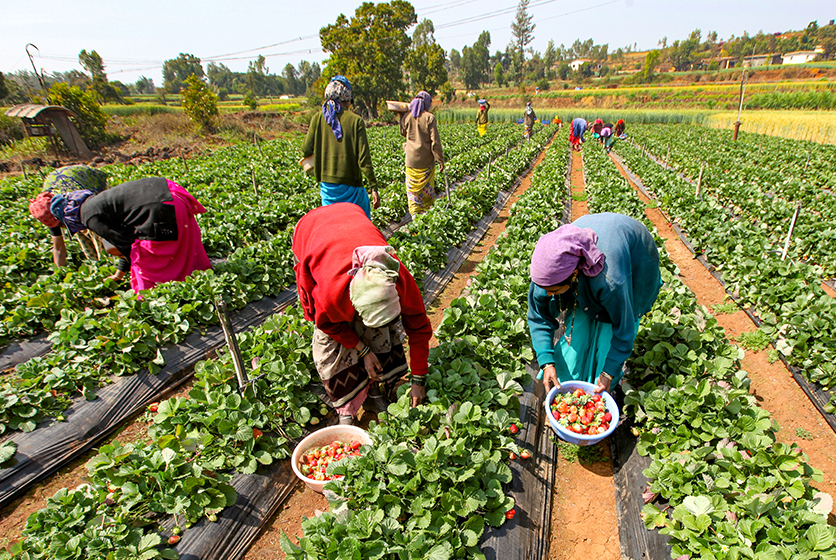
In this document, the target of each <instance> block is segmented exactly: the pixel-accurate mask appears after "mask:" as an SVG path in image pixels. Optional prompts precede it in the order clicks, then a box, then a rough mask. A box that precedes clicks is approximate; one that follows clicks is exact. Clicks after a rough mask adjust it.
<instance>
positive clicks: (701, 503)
mask: <svg viewBox="0 0 836 560" xmlns="http://www.w3.org/2000/svg"><path fill="white" fill-rule="evenodd" d="M682 505H683V506H685V509H687V510H688V511H689V512H691V513H692V514H694V515H696V516H699V515H703V514H708V513H712V512H713V511H714V506H712V505H711V499H709V498H708V497H706V496H687V497H686V498H685V499H684V500H682Z"/></svg>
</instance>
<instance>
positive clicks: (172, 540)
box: [168, 535, 180, 545]
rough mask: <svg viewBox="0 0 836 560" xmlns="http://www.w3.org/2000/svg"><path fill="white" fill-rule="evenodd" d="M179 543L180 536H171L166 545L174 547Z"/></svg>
mask: <svg viewBox="0 0 836 560" xmlns="http://www.w3.org/2000/svg"><path fill="white" fill-rule="evenodd" d="M179 542H180V535H171V536H170V537H168V544H171V545H174V544H177V543H179Z"/></svg>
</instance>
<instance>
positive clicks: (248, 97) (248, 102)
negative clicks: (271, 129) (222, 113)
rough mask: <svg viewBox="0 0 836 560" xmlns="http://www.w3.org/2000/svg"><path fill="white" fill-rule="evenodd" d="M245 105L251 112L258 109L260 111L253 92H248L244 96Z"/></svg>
mask: <svg viewBox="0 0 836 560" xmlns="http://www.w3.org/2000/svg"><path fill="white" fill-rule="evenodd" d="M243 103H244V105H245V106H246V107H249V108H250V111H255V110H256V109H258V100H256V98H255V97H253V94H252V92H249V91H248V92H247V93H246V94H244V100H243Z"/></svg>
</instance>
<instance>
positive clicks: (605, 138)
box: [601, 126, 615, 153]
mask: <svg viewBox="0 0 836 560" xmlns="http://www.w3.org/2000/svg"><path fill="white" fill-rule="evenodd" d="M601 142H602V143H603V144H604V150H606V152H607V153H610V150H612V145H613V143H614V142H615V135H614V134H613V133H612V128H610V127H607V126H605V127H604V128H602V129H601Z"/></svg>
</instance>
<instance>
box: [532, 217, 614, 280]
mask: <svg viewBox="0 0 836 560" xmlns="http://www.w3.org/2000/svg"><path fill="white" fill-rule="evenodd" d="M597 242H598V234H596V233H595V232H594V231H592V230H591V229H589V228H579V227H578V226H574V225H572V224H566V225H563V226H560V227H559V228H557V229H556V230H554V231H552V232H549V233H547V234H546V235H544V236H542V237H541V238H540V239H539V240H538V241H537V246H536V247H535V248H534V253H533V254H532V255H531V281H532V282H534V283H535V284H537V285H538V286H554V285H557V284H561V283H563V282H565V281H566V279H568V278H569V277H570V276H571V275H572V273H573V272H574V271H575V270H580V271H581V272H582V273H583V274H584V275H586V276H597V275H598V274H599V273H600V272H601V271H602V270H603V269H604V254H603V253H601V251H599V250H598V247H597V245H596V243H597Z"/></svg>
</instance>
